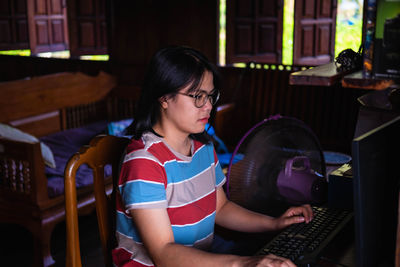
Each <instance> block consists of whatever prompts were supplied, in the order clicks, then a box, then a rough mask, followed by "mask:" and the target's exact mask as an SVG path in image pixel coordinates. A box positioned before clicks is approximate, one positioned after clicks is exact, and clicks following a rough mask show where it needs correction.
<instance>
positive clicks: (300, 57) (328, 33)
mask: <svg viewBox="0 0 400 267" xmlns="http://www.w3.org/2000/svg"><path fill="white" fill-rule="evenodd" d="M336 5H337V0H321V1H317V0H296V1H295V24H294V25H295V26H294V45H293V64H294V65H302V66H315V65H321V64H325V63H328V62H331V61H333V59H334V56H335V29H336Z"/></svg>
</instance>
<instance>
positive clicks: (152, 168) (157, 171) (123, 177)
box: [119, 159, 166, 185]
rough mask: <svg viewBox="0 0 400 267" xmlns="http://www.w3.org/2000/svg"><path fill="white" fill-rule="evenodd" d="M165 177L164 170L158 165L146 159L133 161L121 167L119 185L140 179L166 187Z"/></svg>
mask: <svg viewBox="0 0 400 267" xmlns="http://www.w3.org/2000/svg"><path fill="white" fill-rule="evenodd" d="M165 177H166V174H165V170H164V168H163V167H162V166H160V165H159V164H158V163H156V162H154V161H152V160H148V159H135V160H130V161H127V162H125V163H124V164H123V165H122V168H121V174H120V181H119V184H123V183H125V182H127V181H133V180H141V179H142V180H146V181H153V182H158V183H163V184H165V185H166V179H165Z"/></svg>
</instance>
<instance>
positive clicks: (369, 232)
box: [352, 116, 400, 266]
mask: <svg viewBox="0 0 400 267" xmlns="http://www.w3.org/2000/svg"><path fill="white" fill-rule="evenodd" d="M352 157H353V163H352V167H353V179H354V183H353V190H354V221H355V245H356V248H355V250H356V263H357V266H394V262H395V250H396V232H397V223H398V222H397V218H398V205H399V204H398V199H399V180H400V179H399V177H400V116H399V117H396V118H394V119H393V120H390V121H389V122H387V123H384V124H383V125H380V126H379V127H377V128H374V129H372V130H370V131H368V132H367V133H365V134H363V135H361V136H359V137H356V138H355V139H354V140H353V142H352Z"/></svg>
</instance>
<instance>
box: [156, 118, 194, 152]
mask: <svg viewBox="0 0 400 267" xmlns="http://www.w3.org/2000/svg"><path fill="white" fill-rule="evenodd" d="M153 130H154V131H155V132H156V133H157V134H159V135H161V136H162V137H163V139H164V142H166V143H167V144H168V145H169V146H170V147H171V148H172V149H174V150H175V151H176V152H178V153H181V154H183V155H185V156H191V154H192V141H191V138H190V137H189V135H183V134H177V133H170V132H168V131H166V130H165V129H164V128H163V127H162V126H161V125H160V124H155V125H154V126H153Z"/></svg>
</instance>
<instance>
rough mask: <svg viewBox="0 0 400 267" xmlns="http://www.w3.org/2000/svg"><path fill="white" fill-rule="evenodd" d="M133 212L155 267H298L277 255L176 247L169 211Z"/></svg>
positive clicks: (144, 210)
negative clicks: (234, 253) (237, 254)
mask: <svg viewBox="0 0 400 267" xmlns="http://www.w3.org/2000/svg"><path fill="white" fill-rule="evenodd" d="M130 213H131V215H132V217H133V220H134V222H135V224H136V226H137V227H138V229H139V232H140V236H141V238H142V241H143V244H144V246H145V247H146V249H147V252H148V253H149V256H150V258H151V259H152V260H153V262H154V264H155V266H173V267H175V266H190V267H196V266H199V267H205V266H289V267H290V266H294V264H293V263H292V262H291V261H289V260H287V259H284V258H281V257H277V256H275V255H267V256H262V257H261V256H260V257H241V256H235V255H226V254H213V253H209V252H205V251H202V250H199V249H195V248H193V247H187V246H183V245H180V244H176V243H175V242H174V236H173V232H172V228H171V224H170V221H169V217H168V214H167V211H166V210H165V209H133V210H131V211H130Z"/></svg>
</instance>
